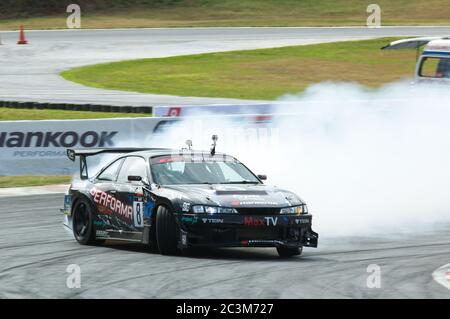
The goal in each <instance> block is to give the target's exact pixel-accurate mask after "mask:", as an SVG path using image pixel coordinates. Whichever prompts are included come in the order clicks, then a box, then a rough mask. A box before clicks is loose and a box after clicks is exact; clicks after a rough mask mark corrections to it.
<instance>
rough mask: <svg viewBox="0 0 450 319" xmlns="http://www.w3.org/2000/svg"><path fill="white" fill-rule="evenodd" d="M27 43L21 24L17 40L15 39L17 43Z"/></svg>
mask: <svg viewBox="0 0 450 319" xmlns="http://www.w3.org/2000/svg"><path fill="white" fill-rule="evenodd" d="M27 43H28V41H27V40H26V39H25V32H24V31H23V25H21V26H20V35H19V41H17V44H27Z"/></svg>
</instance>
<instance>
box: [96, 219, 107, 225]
mask: <svg viewBox="0 0 450 319" xmlns="http://www.w3.org/2000/svg"><path fill="white" fill-rule="evenodd" d="M93 224H94V225H95V226H105V225H106V224H107V223H106V222H105V221H103V220H94V222H93Z"/></svg>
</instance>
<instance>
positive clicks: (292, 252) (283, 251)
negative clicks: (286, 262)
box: [277, 246, 303, 258]
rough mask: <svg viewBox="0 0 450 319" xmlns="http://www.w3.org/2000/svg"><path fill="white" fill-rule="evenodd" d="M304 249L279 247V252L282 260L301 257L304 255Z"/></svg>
mask: <svg viewBox="0 0 450 319" xmlns="http://www.w3.org/2000/svg"><path fill="white" fill-rule="evenodd" d="M302 251H303V247H286V246H278V247H277V252H278V255H279V256H280V257H281V258H290V257H293V256H299V255H301V254H302Z"/></svg>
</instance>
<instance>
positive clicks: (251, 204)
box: [231, 201, 279, 206]
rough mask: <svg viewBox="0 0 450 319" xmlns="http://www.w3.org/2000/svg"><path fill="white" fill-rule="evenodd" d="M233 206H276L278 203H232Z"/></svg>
mask: <svg viewBox="0 0 450 319" xmlns="http://www.w3.org/2000/svg"><path fill="white" fill-rule="evenodd" d="M231 204H232V205H233V206H277V205H279V203H278V202H271V201H232V202H231Z"/></svg>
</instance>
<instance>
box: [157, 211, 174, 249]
mask: <svg viewBox="0 0 450 319" xmlns="http://www.w3.org/2000/svg"><path fill="white" fill-rule="evenodd" d="M156 242H157V243H158V249H159V252H160V253H161V254H163V255H177V254H178V253H179V250H178V229H177V224H176V222H175V217H174V216H173V214H172V212H170V211H169V209H167V208H166V207H164V206H159V207H158V211H157V213H156Z"/></svg>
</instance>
